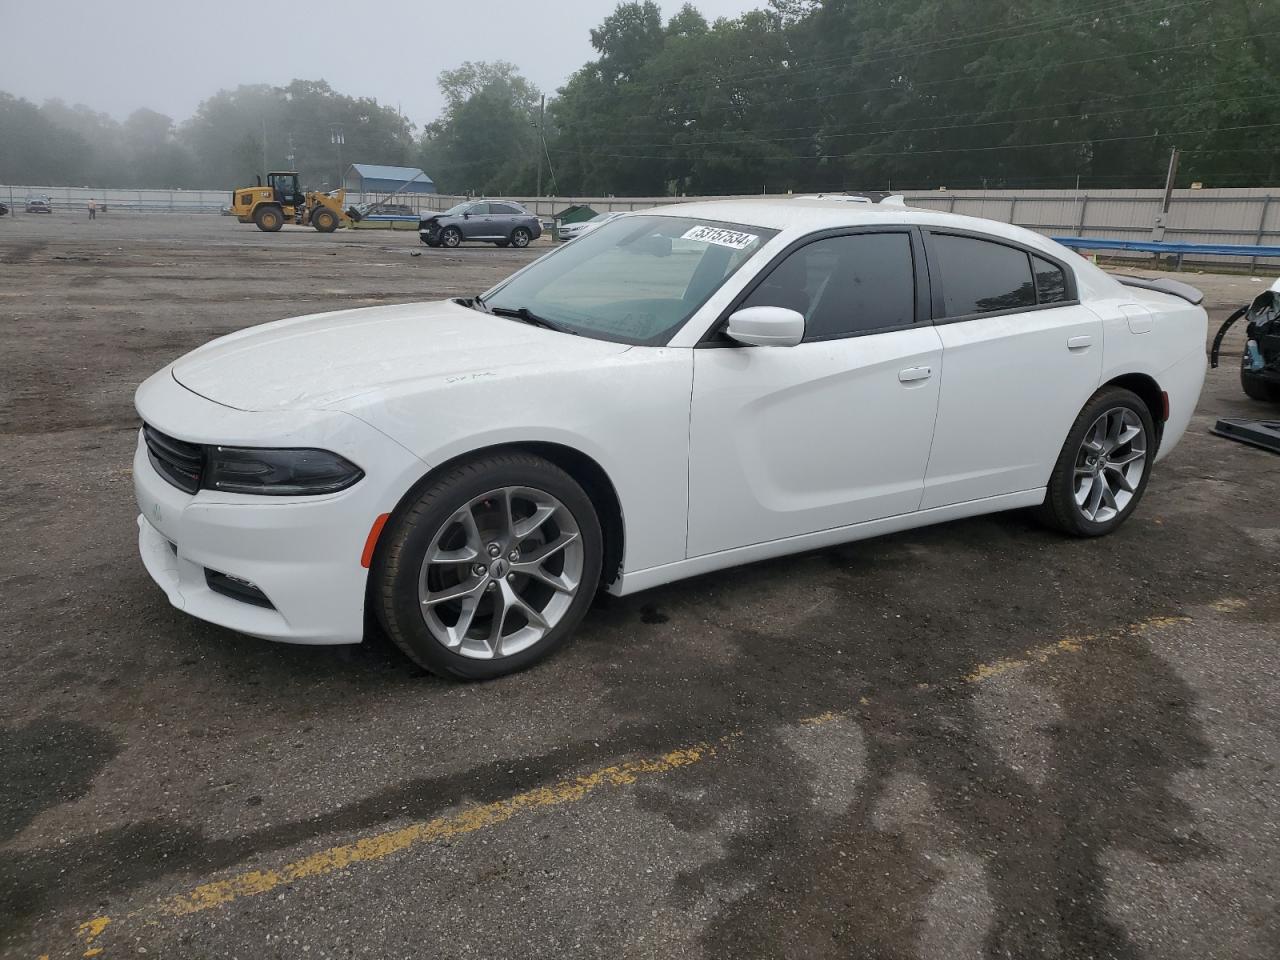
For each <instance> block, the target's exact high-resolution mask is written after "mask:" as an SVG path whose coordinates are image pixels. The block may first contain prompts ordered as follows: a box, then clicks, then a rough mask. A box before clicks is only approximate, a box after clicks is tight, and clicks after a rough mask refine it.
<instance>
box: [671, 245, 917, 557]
mask: <svg viewBox="0 0 1280 960" xmlns="http://www.w3.org/2000/svg"><path fill="white" fill-rule="evenodd" d="M922 260H923V249H922V247H921V246H920V239H919V234H918V233H917V232H915V231H913V230H911V229H897V230H884V231H861V232H852V231H850V232H840V233H836V234H831V235H825V236H819V237H816V238H813V239H811V240H809V241H807V242H805V243H803V244H802V245H799V246H798V247H796V248H793V249H792V250H791V251H789V252H788V253H787V254H786V255H785V256H784V258H783V259H781V260H780V261H779V262H778V263H777V264H775V265H774V266H772V267H769V268H766V270H765V272H764V275H763V276H762V278H761V280H760V281H758V282H757V283H756V285H755V286H754V288H752V289H751V290H750V291H749V292H748V293H747V294H746V296H745V297H744V298H742V299H741V300H740V301H739V302H738V303H737V304H736V305H735V306H734V308H732V309H737V308H740V307H752V306H765V305H768V306H779V307H787V308H789V309H792V310H797V311H799V312H800V313H802V314H804V316H805V338H804V341H803V342H802V343H800V344H798V345H796V346H794V347H748V346H743V345H740V344H724V345H714V344H712V343H708V344H703V345H700V346H699V348H698V349H695V350H694V385H693V402H692V412H691V420H690V469H689V541H688V555H689V556H690V557H695V556H701V555H704V554H709V553H715V552H718V551H722V550H730V549H733V548H735V547H744V546H749V545H751V544H756V543H765V542H768V541H772V540H780V539H783V538H786V537H794V536H799V535H803V534H807V533H815V532H818V531H821V530H828V529H831V528H834V527H842V526H847V525H849V524H853V523H859V522H861V521H864V520H874V519H877V518H880V517H888V516H893V515H896V514H903V513H911V512H912V511H914V510H916V509H917V508H918V507H919V505H920V495H921V491H922V488H923V483H924V475H925V467H926V464H927V462H928V457H929V443H930V440H931V438H932V436H933V422H934V416H935V414H936V412H937V404H938V384H939V381H940V379H941V372H942V371H941V361H942V348H941V343H940V340H939V337H938V333H937V331H936V330H935V329H934V328H933V327H932V326H931V325H930V324H929V322H928V307H927V297H928V288H927V286H925V284H924V282H923V274H918V273H917V270H916V264H919V263H921V261H922Z"/></svg>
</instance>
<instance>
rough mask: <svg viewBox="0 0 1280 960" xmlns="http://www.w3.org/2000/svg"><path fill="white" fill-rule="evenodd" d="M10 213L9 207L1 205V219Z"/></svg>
mask: <svg viewBox="0 0 1280 960" xmlns="http://www.w3.org/2000/svg"><path fill="white" fill-rule="evenodd" d="M8 212H9V207H8V206H7V205H6V204H3V203H0V217H3V216H4V215H5V214H6V213H8Z"/></svg>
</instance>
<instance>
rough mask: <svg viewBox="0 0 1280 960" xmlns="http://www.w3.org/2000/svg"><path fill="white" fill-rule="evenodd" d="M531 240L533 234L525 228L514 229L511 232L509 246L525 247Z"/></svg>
mask: <svg viewBox="0 0 1280 960" xmlns="http://www.w3.org/2000/svg"><path fill="white" fill-rule="evenodd" d="M532 239H533V234H531V233H530V232H529V231H528V229H527V228H525V227H516V228H515V229H514V230H512V231H511V245H512V246H513V247H527V246H528V245H529V241H530V240H532Z"/></svg>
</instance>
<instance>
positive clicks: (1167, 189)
mask: <svg viewBox="0 0 1280 960" xmlns="http://www.w3.org/2000/svg"><path fill="white" fill-rule="evenodd" d="M1177 176H1178V148H1177V147H1174V148H1173V149H1172V150H1170V151H1169V172H1168V173H1167V174H1165V178H1164V206H1163V207H1162V208H1161V209H1162V212H1164V213H1168V212H1169V204H1170V203H1171V202H1172V201H1173V181H1174V178H1175V177H1177Z"/></svg>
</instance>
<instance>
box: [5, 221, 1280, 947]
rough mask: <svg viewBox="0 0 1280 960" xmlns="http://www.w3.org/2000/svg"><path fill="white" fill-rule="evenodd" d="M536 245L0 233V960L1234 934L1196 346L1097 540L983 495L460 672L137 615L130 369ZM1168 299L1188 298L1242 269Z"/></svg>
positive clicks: (1249, 794) (1243, 939) (1270, 825)
mask: <svg viewBox="0 0 1280 960" xmlns="http://www.w3.org/2000/svg"><path fill="white" fill-rule="evenodd" d="M545 248H546V246H545V243H544V244H541V245H535V248H534V249H531V250H529V251H512V250H502V251H500V250H497V249H495V248H492V247H487V246H485V247H480V246H476V247H466V248H462V249H459V250H456V251H450V252H445V251H442V250H429V249H427V248H425V247H422V246H421V245H420V244H419V243H418V242H417V240H416V237H415V236H414V235H413V234H412V233H399V234H391V233H374V232H363V233H350V232H347V231H342V232H339V233H337V234H334V235H331V236H322V235H319V234H316V233H314V232H312V231H309V230H302V229H296V230H295V229H292V228H290V229H287V230H286V231H284V232H283V233H281V234H278V235H264V234H261V233H258V232H257V231H256V230H255V229H254V228H253V227H251V226H242V225H239V224H237V223H236V222H234V221H233V220H230V219H228V218H218V217H191V218H185V219H180V218H177V217H167V216H161V215H156V216H150V217H143V216H134V217H128V216H123V215H119V214H109V215H107V216H105V217H102V218H99V219H98V220H97V221H96V222H93V223H88V222H85V221H83V220H81V219H74V220H72V219H70V218H69V217H66V216H61V215H55V216H53V217H42V218H35V217H22V218H20V219H17V220H15V219H13V218H5V219H4V220H0V444H2V446H3V458H2V459H0V471H2V473H0V539H2V542H3V543H4V545H5V548H6V549H5V550H4V552H3V556H0V649H3V652H4V657H3V661H2V662H0V955H3V956H4V957H21V958H30V960H36V958H38V957H42V956H48V957H51V958H52V957H71V956H75V957H79V956H84V957H90V956H101V957H104V958H109V957H123V956H126V955H128V956H134V955H142V954H146V955H149V956H152V957H155V956H159V957H183V958H185V957H196V958H204V957H209V958H233V957H240V958H264V957H304V956H305V957H309V958H321V957H379V958H384V957H385V958H390V957H406V958H407V957H413V958H421V957H433V958H435V957H439V958H454V957H458V958H461V957H476V958H490V960H492V958H505V957H513V956H521V957H545V956H567V957H597V956H600V957H603V956H608V957H613V958H616V957H637V958H638V957H670V956H681V957H686V958H694V957H705V958H735V960H736V958H741V957H747V956H761V957H783V956H785V957H790V958H799V957H827V956H840V957H857V958H881V957H883V958H899V957H902V958H908V957H912V958H914V957H919V958H950V957H957V958H958V957H978V956H992V957H1014V958H1031V957H1055V958H1076V957H1081V958H1083V957H1098V958H1101V957H1120V958H1127V957H1150V958H1187V960H1205V958H1211V957H1224V958H1274V957H1275V956H1276V951H1277V944H1280V911H1278V910H1277V903H1278V902H1280V790H1278V789H1277V788H1278V786H1280V771H1278V770H1277V761H1280V676H1278V674H1280V650H1278V648H1277V643H1276V640H1277V634H1278V632H1280V631H1278V630H1277V625H1278V624H1280V591H1277V589H1276V584H1277V582H1280V507H1278V506H1277V505H1278V504H1280V472H1278V471H1277V466H1280V459H1278V458H1277V457H1276V456H1275V455H1274V454H1269V453H1266V452H1263V451H1260V450H1256V449H1251V448H1248V447H1245V446H1241V445H1238V444H1235V443H1231V442H1228V441H1225V440H1221V439H1218V438H1216V437H1214V436H1211V435H1210V433H1209V427H1210V426H1211V425H1212V423H1213V421H1214V419H1215V418H1216V417H1218V416H1224V415H1237V416H1247V415H1251V414H1252V415H1259V414H1261V413H1262V412H1263V410H1262V409H1261V408H1260V406H1259V405H1257V404H1253V403H1251V402H1250V401H1248V400H1246V398H1245V397H1244V395H1243V394H1242V393H1241V391H1240V388H1239V383H1238V380H1237V370H1236V366H1235V357H1236V356H1238V350H1239V345H1240V339H1239V333H1238V332H1237V334H1236V335H1234V336H1233V337H1232V339H1231V340H1230V341H1229V347H1230V350H1229V354H1228V356H1229V359H1228V362H1227V363H1226V364H1225V365H1224V366H1223V367H1222V368H1221V369H1218V370H1215V371H1211V372H1210V375H1209V381H1208V385H1207V387H1206V390H1205V393H1204V396H1203V398H1202V400H1201V403H1200V408H1199V411H1198V413H1197V416H1196V418H1195V421H1194V423H1193V425H1192V427H1191V429H1190V431H1189V433H1188V435H1187V437H1186V438H1185V440H1184V441H1183V442H1182V444H1181V446H1180V447H1179V448H1178V449H1177V450H1176V451H1175V452H1174V453H1173V454H1171V455H1170V457H1169V458H1168V459H1167V460H1165V461H1164V462H1163V463H1161V464H1160V465H1159V467H1158V468H1157V469H1156V471H1155V474H1154V476H1153V479H1152V481H1151V485H1150V489H1149V490H1148V493H1147V496H1146V499H1145V500H1144V502H1143V503H1142V506H1141V508H1140V510H1139V511H1138V513H1137V515H1135V517H1134V518H1133V519H1132V520H1131V521H1130V522H1129V523H1128V524H1127V525H1126V526H1125V527H1124V528H1122V530H1121V531H1120V532H1118V533H1117V534H1116V535H1114V536H1112V537H1109V538H1105V539H1103V540H1100V541H1091V542H1085V541H1077V540H1067V539H1064V538H1062V537H1059V536H1057V535H1055V534H1052V533H1049V532H1047V531H1045V530H1043V529H1041V528H1039V527H1038V526H1037V525H1036V524H1035V523H1034V522H1033V521H1032V520H1031V519H1029V518H1028V517H1027V516H1026V515H1023V514H1008V515H1002V516H995V517H987V518H982V519H976V520H968V521H963V522H956V523H950V524H946V525H944V526H940V527H936V528H933V529H928V530H921V531H916V532H912V533H906V534H901V535H897V536H891V537H885V538H882V539H878V540H873V541H869V542H865V543H859V544H854V545H851V546H848V547H843V548H839V549H834V550H827V551H822V552H817V553H811V554H806V555H803V556H799V557H792V558H787V559H784V560H779V561H775V562H769V563H761V564H756V565H754V566H750V567H746V568H743V569H738V570H731V571H728V572H724V573H718V574H715V575H710V576H705V577H701V578H698V579H695V580H691V581H687V582H684V583H680V584H675V585H672V586H669V587H663V588H660V589H656V590H653V591H650V592H648V593H644V594H640V595H637V596H634V597H629V598H626V599H623V600H618V599H609V598H602V599H601V600H600V601H599V602H598V603H597V604H596V606H595V608H594V609H593V611H592V613H591V614H590V616H589V617H588V619H587V621H586V623H585V625H584V627H583V628H582V629H581V631H580V633H579V635H578V636H577V638H576V639H575V640H574V641H573V642H572V643H571V644H570V645H569V646H568V647H567V648H565V649H564V650H563V651H562V652H561V653H560V654H558V655H557V656H556V657H555V658H553V659H552V660H550V661H549V662H547V663H545V664H543V665H542V666H539V667H538V668H536V669H534V670H531V671H529V672H527V673H524V674H521V675H519V676H515V677H511V678H508V679H504V680H501V681H497V682H493V683H489V684H484V685H461V684H457V683H450V682H446V681H442V680H439V679H436V678H434V677H431V676H428V675H424V674H423V673H422V672H421V671H419V670H417V669H415V668H414V667H413V666H412V665H411V664H409V663H408V662H407V661H406V660H405V659H403V658H402V657H401V656H399V655H398V654H397V653H396V652H394V651H393V650H392V649H390V648H389V646H388V645H387V644H386V643H385V642H382V641H378V640H376V639H375V640H373V641H369V642H366V643H365V644H364V645H362V646H359V647H349V648H305V647H290V646H282V645H273V644H270V643H266V642H263V641H258V640H252V639H248V638H245V637H242V636H238V635H235V634H233V633H230V632H228V631H226V630H222V629H219V628H217V627H213V626H210V625H207V624H204V623H202V622H200V621H197V620H194V619H192V618H190V617H188V616H185V615H183V614H181V613H179V612H177V611H176V610H174V609H172V608H171V607H170V606H169V605H168V603H167V602H166V601H165V598H164V596H163V594H162V593H161V592H160V590H159V589H158V588H156V587H155V586H154V585H153V584H152V583H151V582H150V580H149V579H148V577H147V575H146V573H145V572H144V571H143V568H142V565H141V563H140V562H139V560H138V559H137V556H136V540H135V534H136V528H135V525H134V514H135V507H134V503H133V497H132V488H131V484H130V476H129V468H130V462H131V454H132V450H133V446H134V442H135V430H136V428H137V423H136V420H135V415H134V412H133V408H132V404H131V398H132V393H133V390H134V388H135V386H136V385H137V384H138V383H139V382H140V381H141V380H142V379H144V378H145V377H146V376H147V375H148V374H150V373H151V372H152V371H154V370H155V369H157V368H158V367H160V366H162V365H163V364H165V363H167V362H168V361H169V360H171V359H173V358H174V357H176V356H177V355H179V354H181V353H183V352H185V351H187V350H189V349H191V348H192V347H195V346H196V345H198V344H200V343H203V342H204V341H206V340H208V339H210V338H212V337H215V336H218V335H220V334H224V333H227V332H230V331H232V330H237V329H239V328H241V327H244V326H247V325H250V324H256V323H261V322H263V321H267V320H273V319H276V318H280V317H286V316H290V315H295V314H298V313H303V312H312V311H319V310H324V309H327V308H330V307H336V306H353V305H359V304H377V303H386V302H395V301H409V300H417V299H428V298H436V297H444V296H453V295H459V294H468V293H474V292H477V291H480V290H482V289H484V288H485V287H487V286H488V285H489V284H491V283H492V282H493V281H495V280H497V279H499V278H501V277H502V276H503V275H505V274H506V273H508V272H509V271H511V270H512V269H514V268H515V267H517V266H519V265H520V264H522V263H524V262H527V261H528V260H529V259H530V258H531V257H533V256H534V255H536V253H537V252H538V250H540V249H545ZM413 254H420V255H419V256H414V255H413ZM1183 278H1184V279H1187V280H1189V281H1190V282H1192V283H1197V284H1199V285H1201V286H1202V287H1203V288H1204V289H1205V290H1206V292H1207V293H1208V297H1207V305H1208V306H1209V308H1210V310H1211V315H1212V317H1213V319H1214V320H1218V319H1221V318H1222V317H1224V316H1225V314H1226V313H1227V312H1228V311H1229V310H1230V309H1232V308H1233V307H1235V306H1236V305H1238V304H1239V303H1242V302H1244V301H1245V300H1246V299H1248V298H1249V297H1251V296H1252V295H1253V293H1255V292H1256V291H1257V290H1259V289H1261V284H1260V283H1258V282H1254V281H1252V280H1251V279H1250V278H1248V277H1234V278H1222V277H1210V276H1197V275H1196V274H1194V273H1188V274H1186V275H1184V277H1183Z"/></svg>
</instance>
